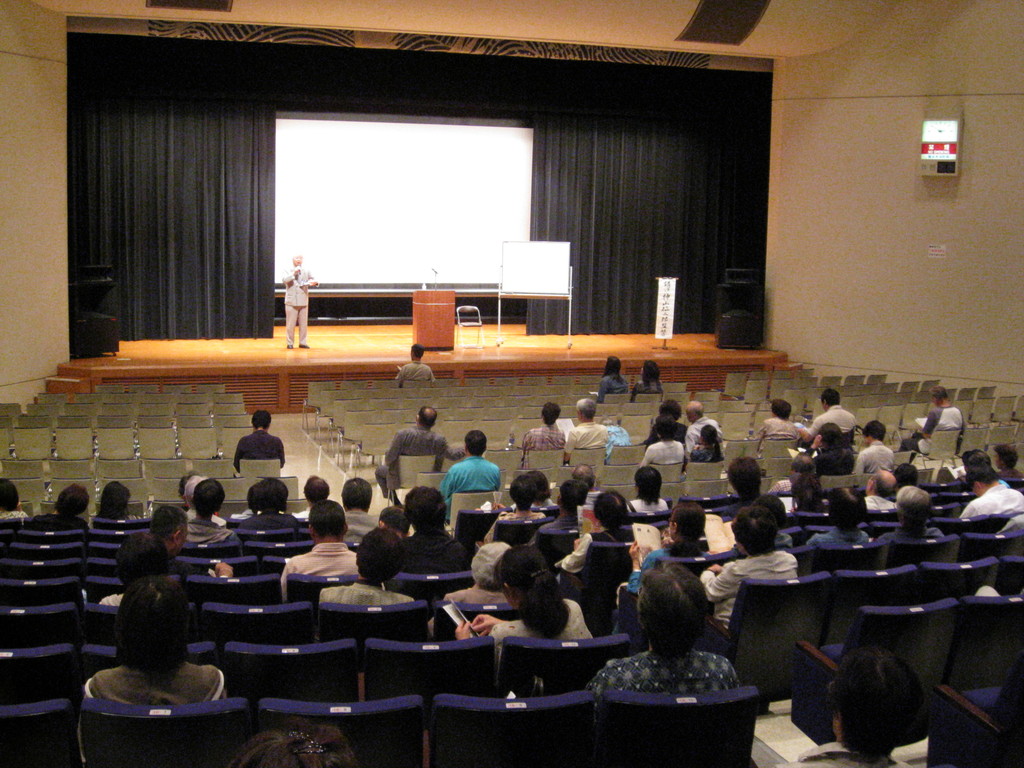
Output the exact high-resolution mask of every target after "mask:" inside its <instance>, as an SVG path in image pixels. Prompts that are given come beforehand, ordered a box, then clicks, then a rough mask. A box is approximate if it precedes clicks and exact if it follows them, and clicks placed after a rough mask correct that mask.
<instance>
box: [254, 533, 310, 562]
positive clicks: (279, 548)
mask: <svg viewBox="0 0 1024 768" xmlns="http://www.w3.org/2000/svg"><path fill="white" fill-rule="evenodd" d="M312 549H313V542H312V540H310V539H306V540H303V541H247V542H245V543H244V544H243V545H242V552H243V554H246V555H255V556H256V559H257V560H259V561H260V562H261V563H262V561H263V558H264V557H266V556H267V555H274V556H275V557H295V555H304V554H306V553H307V552H310V551H311V550H312Z"/></svg>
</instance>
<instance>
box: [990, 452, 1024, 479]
mask: <svg viewBox="0 0 1024 768" xmlns="http://www.w3.org/2000/svg"><path fill="white" fill-rule="evenodd" d="M995 452H996V471H997V472H998V473H999V477H1000V478H1001V479H1003V480H1020V479H1021V478H1022V477H1024V474H1022V473H1021V471H1020V470H1019V469H1017V449H1016V448H1014V447H1013V446H1012V445H997V446H996V447H995Z"/></svg>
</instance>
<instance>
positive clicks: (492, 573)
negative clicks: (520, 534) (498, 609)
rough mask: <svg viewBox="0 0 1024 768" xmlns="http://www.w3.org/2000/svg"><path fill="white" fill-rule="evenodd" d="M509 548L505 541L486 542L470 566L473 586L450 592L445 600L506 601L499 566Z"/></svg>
mask: <svg viewBox="0 0 1024 768" xmlns="http://www.w3.org/2000/svg"><path fill="white" fill-rule="evenodd" d="M508 550H509V545H508V544H506V543H505V542H504V541H492V542H491V543H490V544H484V545H483V546H482V547H480V549H478V550H477V551H476V554H475V555H473V562H472V564H471V566H470V568H471V569H472V571H473V586H472V587H466V588H465V589H459V590H457V591H455V592H449V593H448V594H447V595H445V596H444V599H445V600H451V601H452V602H453V603H473V604H478V605H479V604H483V603H504V602H505V593H504V592H502V591H501V582H500V581H499V580H498V574H497V568H498V561H499V560H500V559H501V556H502V555H504V554H505V553H506V552H507V551H508Z"/></svg>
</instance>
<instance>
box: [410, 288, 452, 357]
mask: <svg viewBox="0 0 1024 768" xmlns="http://www.w3.org/2000/svg"><path fill="white" fill-rule="evenodd" d="M412 340H413V343H414V344H422V345H423V346H424V347H426V348H427V349H432V350H449V349H454V348H455V291H413V293H412Z"/></svg>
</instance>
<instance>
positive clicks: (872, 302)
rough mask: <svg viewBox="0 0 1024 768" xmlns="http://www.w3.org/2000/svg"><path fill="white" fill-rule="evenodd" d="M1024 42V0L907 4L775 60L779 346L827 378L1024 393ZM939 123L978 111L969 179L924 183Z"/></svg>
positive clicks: (774, 281) (775, 336)
mask: <svg viewBox="0 0 1024 768" xmlns="http://www.w3.org/2000/svg"><path fill="white" fill-rule="evenodd" d="M1022 40H1024V3H1022V2H1020V0H974V1H973V2H968V1H967V0H959V1H956V0H954V1H953V2H948V1H947V2H941V1H940V0H906V2H901V3H897V4H896V5H895V7H894V8H893V9H892V10H891V12H890V13H889V14H888V15H887V16H885V17H884V18H882V19H880V22H879V25H878V26H877V27H876V28H875V29H873V30H872V31H869V32H867V33H864V34H861V35H860V36H858V37H856V38H854V39H853V40H852V41H851V42H849V43H848V44H846V45H844V46H842V47H840V48H838V49H836V50H834V51H832V52H829V53H826V54H820V55H815V56H807V57H800V58H795V59H786V60H781V61H778V62H776V69H775V93H774V107H773V125H772V178H771V195H770V206H769V236H768V241H769V245H768V264H767V277H766V282H767V290H768V306H769V319H768V329H767V330H768V342H769V344H770V345H771V346H772V347H774V348H777V349H782V350H785V351H787V352H788V353H789V354H790V358H791V359H792V360H794V361H799V362H803V363H806V364H808V365H811V366H814V367H815V368H816V369H817V370H818V371H819V372H827V373H836V372H839V373H841V372H845V371H846V369H848V368H850V369H858V370H860V369H870V370H875V371H886V372H890V373H891V374H892V375H891V377H890V378H891V380H897V379H908V378H916V377H920V376H928V377H931V376H938V377H942V378H943V380H949V381H950V382H951V383H957V382H958V381H961V380H974V379H983V380H989V381H992V382H1004V385H1003V386H1001V387H1000V391H1005V392H1006V393H1007V394H1009V393H1010V392H1016V391H1024V46H1022V45H1021V41H1022ZM942 110H953V111H954V112H955V111H962V114H963V119H964V137H963V147H964V148H963V158H964V159H963V164H962V172H961V175H960V176H959V177H958V178H927V177H922V176H919V175H918V172H917V156H916V153H917V152H918V145H919V142H920V130H921V121H922V119H923V118H924V117H925V116H939V115H938V114H934V113H937V112H941V111H942ZM931 244H941V245H945V246H946V248H947V251H948V255H947V257H946V258H944V259H936V258H929V257H928V246H929V245H931Z"/></svg>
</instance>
